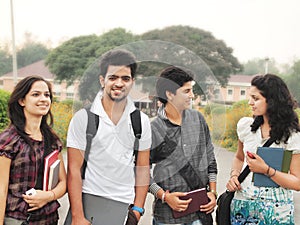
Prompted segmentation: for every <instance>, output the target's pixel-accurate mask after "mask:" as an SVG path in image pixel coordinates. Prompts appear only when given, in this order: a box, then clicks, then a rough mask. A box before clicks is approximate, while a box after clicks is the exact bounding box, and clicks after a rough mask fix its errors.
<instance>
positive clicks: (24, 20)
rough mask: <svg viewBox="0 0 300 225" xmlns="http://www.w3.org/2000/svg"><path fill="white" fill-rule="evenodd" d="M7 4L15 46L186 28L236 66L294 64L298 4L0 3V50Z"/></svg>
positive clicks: (299, 36) (236, 0)
mask: <svg viewBox="0 0 300 225" xmlns="http://www.w3.org/2000/svg"><path fill="white" fill-rule="evenodd" d="M11 1H13V14H14V31H15V40H16V45H17V46H18V45H21V44H22V43H23V42H24V40H25V39H24V36H25V35H24V34H25V33H26V32H28V33H31V34H32V36H33V38H35V39H36V40H38V41H40V42H42V43H51V47H56V46H57V45H59V43H62V41H66V40H68V39H70V38H72V37H76V36H80V35H90V34H96V35H101V34H103V33H105V32H107V31H109V30H111V29H114V28H117V27H122V28H124V29H126V30H127V31H129V32H132V33H133V34H142V33H144V32H147V31H150V30H153V29H163V28H165V27H167V26H173V25H186V26H191V27H195V28H199V29H203V30H205V31H208V32H211V33H212V35H213V36H214V37H215V38H216V39H220V40H223V41H224V42H225V43H226V45H227V46H228V47H231V48H232V49H233V55H234V56H235V57H237V58H238V60H239V61H240V62H241V63H245V62H247V61H248V60H251V59H254V58H266V57H268V58H271V59H274V60H275V61H276V62H277V63H279V64H283V63H292V62H293V61H295V60H297V59H300V22H299V21H300V1H299V0H185V1H182V0H180V1H179V0H173V1H171V0H152V1H143V0H108V1H104V0H84V1H83V0H76V1H74V0H0V47H3V46H4V44H5V43H11V40H12V29H11V13H10V12H11V7H10V3H11ZM191 50H192V49H191Z"/></svg>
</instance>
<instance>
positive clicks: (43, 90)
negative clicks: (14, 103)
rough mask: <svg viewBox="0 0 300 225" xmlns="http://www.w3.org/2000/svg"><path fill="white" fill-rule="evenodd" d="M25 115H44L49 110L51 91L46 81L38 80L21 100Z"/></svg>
mask: <svg viewBox="0 0 300 225" xmlns="http://www.w3.org/2000/svg"><path fill="white" fill-rule="evenodd" d="M19 104H20V105H21V106H22V107H23V110H24V114H25V117H26V118H28V117H29V116H35V117H42V116H44V115H46V114H47V113H48V112H49V109H50V106H51V99H50V91H49V88H48V85H47V84H46V83H45V82H44V81H36V82H34V83H33V84H32V86H31V89H30V90H29V92H28V93H27V94H26V95H25V97H24V98H23V99H20V100H19Z"/></svg>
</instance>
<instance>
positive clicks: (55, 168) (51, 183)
mask: <svg viewBox="0 0 300 225" xmlns="http://www.w3.org/2000/svg"><path fill="white" fill-rule="evenodd" d="M59 167H60V160H59V159H57V160H56V161H55V162H54V163H53V164H52V165H51V166H50V170H49V179H48V191H50V190H52V189H53V188H55V187H56V185H57V184H58V181H59Z"/></svg>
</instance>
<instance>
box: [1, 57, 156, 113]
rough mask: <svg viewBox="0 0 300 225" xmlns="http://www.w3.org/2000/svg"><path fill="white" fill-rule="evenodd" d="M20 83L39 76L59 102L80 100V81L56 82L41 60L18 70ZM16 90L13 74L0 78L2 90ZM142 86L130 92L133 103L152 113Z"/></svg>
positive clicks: (149, 100) (136, 86) (137, 86)
mask: <svg viewBox="0 0 300 225" xmlns="http://www.w3.org/2000/svg"><path fill="white" fill-rule="evenodd" d="M17 74H18V81H19V80H21V79H23V78H24V77H27V76H30V75H39V76H41V77H43V78H45V79H46V80H47V81H49V82H50V83H51V84H52V88H53V94H54V97H56V98H57V100H58V101H62V100H66V99H72V100H78V99H79V95H78V87H79V81H74V82H73V84H72V85H69V86H68V85H67V82H66V81H63V82H58V81H56V80H55V79H54V78H55V75H54V74H52V73H51V72H50V71H49V69H48V67H47V66H46V65H45V61H44V60H40V61H38V62H35V63H32V64H30V65H28V66H25V67H22V68H20V69H18V71H17ZM13 88H14V77H13V73H12V72H10V73H7V74H4V75H2V76H0V89H3V90H6V91H8V92H12V91H13ZM140 88H141V87H140V86H139V85H135V86H134V88H133V89H132V91H131V92H130V97H131V98H132V99H133V101H134V102H135V104H136V107H138V108H139V109H141V110H143V111H145V112H147V113H148V111H149V113H150V111H151V110H150V108H152V107H153V104H152V102H153V101H152V100H151V99H150V98H149V95H148V94H147V93H143V92H141V91H140Z"/></svg>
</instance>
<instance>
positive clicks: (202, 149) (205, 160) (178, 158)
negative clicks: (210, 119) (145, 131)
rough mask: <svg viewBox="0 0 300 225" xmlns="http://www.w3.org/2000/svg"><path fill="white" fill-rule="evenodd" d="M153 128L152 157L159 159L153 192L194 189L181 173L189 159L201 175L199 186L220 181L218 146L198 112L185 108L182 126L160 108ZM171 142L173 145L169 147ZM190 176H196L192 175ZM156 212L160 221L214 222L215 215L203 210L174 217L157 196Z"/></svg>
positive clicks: (180, 222)
mask: <svg viewBox="0 0 300 225" xmlns="http://www.w3.org/2000/svg"><path fill="white" fill-rule="evenodd" d="M151 128H152V146H151V160H154V161H155V162H154V163H155V166H154V169H153V181H152V182H153V183H152V184H151V186H150V191H151V192H152V193H155V192H156V191H157V190H158V189H159V188H160V187H161V188H163V189H164V190H165V191H166V190H169V191H170V192H176V191H178V192H188V191H191V188H190V186H189V185H188V183H187V182H186V180H185V179H184V178H183V177H182V176H181V174H180V173H179V170H180V169H181V168H182V167H183V166H184V165H185V164H186V162H187V161H188V162H189V163H190V165H191V166H192V167H193V169H194V171H195V172H196V174H197V175H198V177H199V178H200V182H199V186H198V188H202V187H206V185H208V183H209V182H216V175H217V163H216V159H215V155H214V147H213V145H212V142H211V138H210V132H209V129H208V126H207V124H206V122H205V120H204V117H203V116H202V115H201V114H200V113H199V112H198V111H196V110H190V109H188V110H185V111H184V113H183V118H182V124H181V126H178V125H175V124H172V123H171V122H170V121H169V120H168V118H167V117H166V115H165V111H164V109H163V108H160V110H159V113H158V117H157V118H156V119H154V120H153V121H152V122H151ZM169 142H173V144H171V146H168V144H167V143H169ZM162 143H163V144H162ZM190 179H193V178H192V176H191V177H190ZM192 182H193V180H191V183H192ZM151 189H152V190H151ZM153 215H154V217H155V219H156V220H157V221H159V222H161V223H166V224H182V223H191V222H193V221H196V220H199V219H200V220H201V222H202V224H212V218H211V215H207V214H205V213H201V212H199V213H192V214H189V215H187V216H184V217H181V218H178V219H174V218H173V216H172V209H171V208H170V207H169V206H168V204H166V203H164V204H163V203H162V201H161V200H160V199H155V202H154V213H153Z"/></svg>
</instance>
